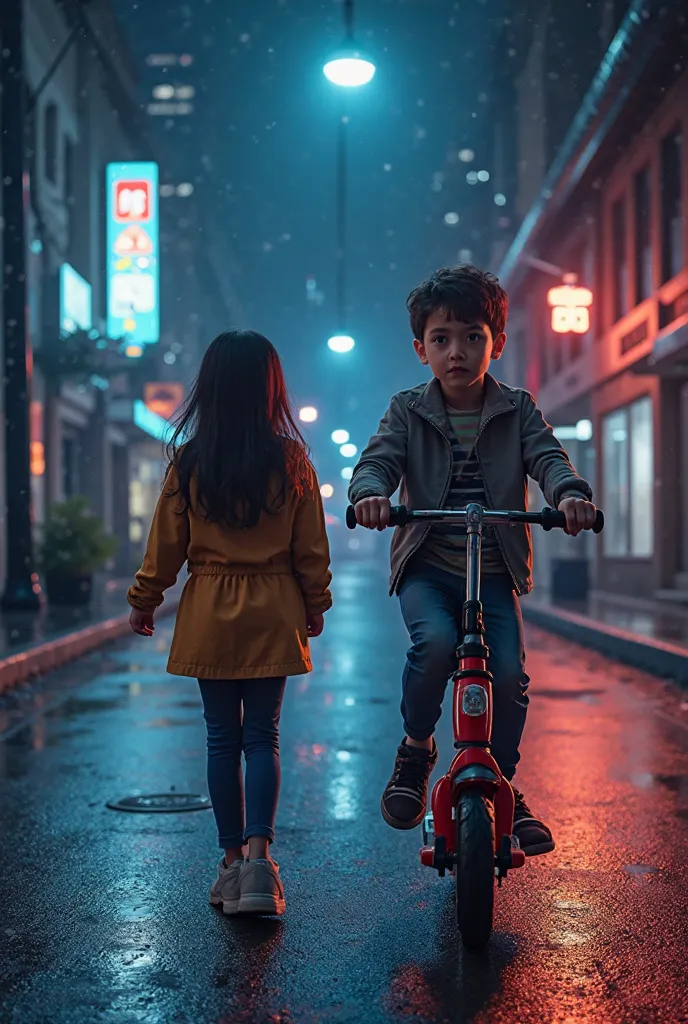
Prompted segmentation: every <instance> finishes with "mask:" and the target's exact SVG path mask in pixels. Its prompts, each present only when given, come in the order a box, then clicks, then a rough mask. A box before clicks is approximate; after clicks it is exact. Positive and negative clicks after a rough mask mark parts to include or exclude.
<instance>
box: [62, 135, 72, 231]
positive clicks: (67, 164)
mask: <svg viewBox="0 0 688 1024" xmlns="http://www.w3.org/2000/svg"><path fill="white" fill-rule="evenodd" d="M63 161H64V200H65V205H66V207H67V217H68V223H69V239H70V242H71V240H72V236H73V231H74V143H73V142H72V140H71V139H68V138H66V137H65V140H64V157H63Z"/></svg>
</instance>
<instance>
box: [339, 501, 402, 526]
mask: <svg viewBox="0 0 688 1024" xmlns="http://www.w3.org/2000/svg"><path fill="white" fill-rule="evenodd" d="M408 520H409V514H408V509H407V508H406V506H405V505H392V507H391V509H390V511H389V525H390V526H406V524H407V523H408ZM346 525H347V526H348V527H349V529H350V530H355V529H356V527H357V526H358V522H357V520H356V509H355V508H354V506H353V505H349V507H348V508H347V510H346Z"/></svg>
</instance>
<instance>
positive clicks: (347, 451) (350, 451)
mask: <svg viewBox="0 0 688 1024" xmlns="http://www.w3.org/2000/svg"><path fill="white" fill-rule="evenodd" d="M339 451H340V454H341V455H343V456H344V458H345V459H353V457H354V455H355V454H356V452H357V451H358V448H357V447H356V445H355V444H343V445H342V447H341V448H340V449H339Z"/></svg>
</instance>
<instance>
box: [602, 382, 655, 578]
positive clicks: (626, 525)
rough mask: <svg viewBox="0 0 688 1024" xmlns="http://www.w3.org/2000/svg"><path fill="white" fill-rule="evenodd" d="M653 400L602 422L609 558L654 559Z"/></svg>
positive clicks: (604, 503)
mask: <svg viewBox="0 0 688 1024" xmlns="http://www.w3.org/2000/svg"><path fill="white" fill-rule="evenodd" d="M652 434H653V432H652V399H651V398H649V397H645V398H641V399H639V400H638V401H637V402H633V404H632V405H629V406H626V407H625V408H623V409H617V410H616V411H615V412H613V413H610V414H609V415H608V416H605V417H604V418H603V420H602V507H603V508H604V512H605V529H604V533H603V538H604V553H605V555H608V556H611V557H617V558H623V557H631V558H649V557H651V555H652V552H653V546H654V545H653V536H654V514H653V512H654V509H653V499H654V456H653V436H652Z"/></svg>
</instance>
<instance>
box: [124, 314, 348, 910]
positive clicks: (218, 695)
mask: <svg viewBox="0 0 688 1024" xmlns="http://www.w3.org/2000/svg"><path fill="white" fill-rule="evenodd" d="M168 456H169V468H168V471H167V476H166V478H165V484H164V486H163V491H162V493H161V495H160V498H159V500H158V505H157V508H156V510H155V515H154V517H153V522H152V525H151V530H150V536H149V538H148V545H147V548H146V554H145V557H144V560H143V565H142V567H141V569H140V570H139V572H138V573H137V575H136V583H135V585H134V586H133V587H131V589H130V590H129V593H128V601H129V604H130V605H131V607H132V612H131V616H130V622H131V628H132V629H133V630H134V632H135V633H140V634H141V635H142V636H152V635H153V630H154V628H155V627H154V615H155V610H156V609H157V608H158V607H159V606H160V605H161V604H162V601H163V592H164V591H165V590H167V589H168V588H169V587H171V586H172V585H173V584H174V583H175V581H176V579H177V575H178V573H179V571H180V569H181V568H182V566H183V564H184V562H187V563H188V571H189V579H188V581H187V583H186V586H185V588H184V592H183V594H182V598H181V601H180V604H179V609H178V611H177V621H176V625H175V630H174V639H173V641H172V648H171V651H170V657H169V662H168V665H167V671H168V672H170V673H172V674H173V675H181V676H193V677H195V678H197V679H198V682H199V686H200V690H201V697H202V700H203V708H204V716H205V721H206V726H207V733H208V789H209V792H210V799H211V802H212V805H213V811H214V813H215V820H216V822H217V828H218V837H219V843H220V846H221V847H222V848H223V849H224V857H223V859H222V860H221V861H220V863H219V865H218V871H217V879H216V881H215V882H214V883H213V885H212V887H211V890H210V902H211V903H213V904H215V905H218V906H219V905H220V904H221V905H222V908H223V910H224V912H225V913H226V914H235V913H250V912H253V913H262V914H282V913H284V907H285V901H284V888H283V885H282V881H281V879H280V876H279V868H278V865H277V864H276V863H275V861H273V859H272V857H271V856H270V852H269V847H270V845H271V843H272V842H273V840H274V837H275V832H274V825H275V813H276V810H277V799H278V794H279V787H280V760H279V719H280V710H281V706H282V697H283V694H284V688H285V684H286V678H287V676H292V675H300V674H302V673H305V672H310V671H311V668H312V666H311V658H310V652H309V637H314V636H319V635H320V633H322V630H323V616H324V613H325V612H326V611H327V609H328V608H329V607H330V605H331V604H332V599H331V597H330V592H329V584H330V579H331V574H330V571H329V564H330V555H329V547H328V542H327V535H326V532H325V517H324V513H323V507H322V501H321V498H320V490H319V486H318V480H317V477H316V475H315V471H314V469H313V467H312V465H311V463H310V461H309V459H308V455H307V449H306V445H305V442H304V440H303V438H302V436H301V433H300V431H299V429H298V427H297V425H296V422H295V419H294V415H293V413H292V411H291V408H290V404H289V399H288V396H287V392H286V387H285V383H284V376H283V373H282V366H281V364H280V360H279V357H278V355H277V352H276V351H275V349H274V347H273V346H272V345H271V343H270V342H269V341H268V340H267V338H264V337H263V335H261V334H258V333H256V332H255V331H228V332H227V333H225V334H220V335H219V336H218V337H217V338H215V340H214V341H213V342H212V343H211V345H210V346H209V348H208V350H207V351H206V353H205V356H204V358H203V361H202V363H201V368H200V371H199V374H198V378H197V380H196V382H195V384H194V387H193V389H192V391H191V393H190V395H189V398H188V400H187V402H186V404H185V407H184V410H183V412H182V415H181V418H180V420H179V421H178V425H177V428H176V431H175V433H174V436H173V438H172V441H171V442H170V445H169V448H168ZM242 751H243V754H244V758H245V761H246V778H245V785H244V776H243V772H242V765H241V755H242ZM246 846H248V856H247V858H245V857H244V848H245V847H246Z"/></svg>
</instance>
